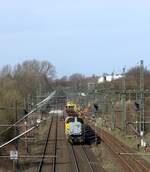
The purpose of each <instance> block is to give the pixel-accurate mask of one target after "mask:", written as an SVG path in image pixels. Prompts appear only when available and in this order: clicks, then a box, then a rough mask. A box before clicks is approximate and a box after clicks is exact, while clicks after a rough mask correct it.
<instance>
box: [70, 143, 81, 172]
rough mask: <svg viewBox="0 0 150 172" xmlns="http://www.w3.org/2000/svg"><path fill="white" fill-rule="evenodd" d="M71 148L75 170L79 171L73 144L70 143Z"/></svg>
mask: <svg viewBox="0 0 150 172" xmlns="http://www.w3.org/2000/svg"><path fill="white" fill-rule="evenodd" d="M71 150H72V156H73V160H74V165H75V170H76V172H80V170H79V165H78V161H77V157H76V154H75V150H74V147H73V145H71Z"/></svg>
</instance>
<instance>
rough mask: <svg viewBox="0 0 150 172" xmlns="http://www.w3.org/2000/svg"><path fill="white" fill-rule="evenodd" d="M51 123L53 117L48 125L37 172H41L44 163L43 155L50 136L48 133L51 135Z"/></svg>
mask: <svg viewBox="0 0 150 172" xmlns="http://www.w3.org/2000/svg"><path fill="white" fill-rule="evenodd" d="M52 123H53V116H52V119H51V122H50V125H49V130H48V134H47V138H46V142H45V145H44V150H43V154H42V159H41V161H40V165H39V168H38V172H41V171H42V167H43V162H44V158H45V154H46V149H47V145H48V141H49V136H50V133H51V128H52Z"/></svg>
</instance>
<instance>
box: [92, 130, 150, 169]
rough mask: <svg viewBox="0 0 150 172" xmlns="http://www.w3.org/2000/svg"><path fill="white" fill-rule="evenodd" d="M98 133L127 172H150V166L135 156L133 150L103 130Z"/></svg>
mask: <svg viewBox="0 0 150 172" xmlns="http://www.w3.org/2000/svg"><path fill="white" fill-rule="evenodd" d="M92 128H93V127H92ZM97 132H98V134H99V136H100V137H101V139H102V140H103V141H104V143H105V144H106V145H107V147H108V148H109V150H111V152H112V153H113V155H115V156H116V158H117V159H118V160H119V161H120V162H121V164H122V166H123V167H124V169H125V171H128V172H150V164H148V162H146V161H145V160H144V159H141V158H140V157H139V156H136V155H134V153H135V152H134V151H133V150H132V149H130V148H129V147H127V146H126V145H124V144H123V143H122V142H120V141H118V140H117V139H116V138H115V137H113V136H112V135H111V134H109V133H107V132H106V131H104V130H102V129H99V128H97ZM132 153H133V154H132Z"/></svg>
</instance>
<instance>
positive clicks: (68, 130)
mask: <svg viewBox="0 0 150 172" xmlns="http://www.w3.org/2000/svg"><path fill="white" fill-rule="evenodd" d="M65 134H66V137H67V140H68V141H69V142H70V143H72V144H76V143H84V122H83V119H82V118H81V117H78V116H68V117H66V119H65Z"/></svg>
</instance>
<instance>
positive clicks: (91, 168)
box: [82, 145, 94, 172]
mask: <svg viewBox="0 0 150 172" xmlns="http://www.w3.org/2000/svg"><path fill="white" fill-rule="evenodd" d="M82 149H83V152H84V154H85V157H86V160H87V162H88V165H89V167H90V170H91V172H94V169H93V167H92V165H91V162H90V159H89V157H88V154H87V152H86V150H85V147H84V146H83V145H82Z"/></svg>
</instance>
